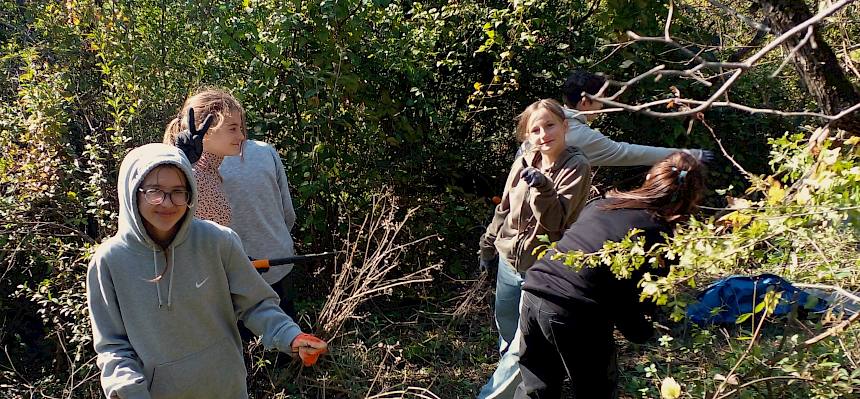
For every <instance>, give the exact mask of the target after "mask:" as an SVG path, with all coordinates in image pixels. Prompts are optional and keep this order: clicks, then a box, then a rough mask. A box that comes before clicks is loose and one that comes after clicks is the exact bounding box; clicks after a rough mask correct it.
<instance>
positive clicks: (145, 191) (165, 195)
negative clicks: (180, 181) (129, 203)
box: [137, 188, 191, 206]
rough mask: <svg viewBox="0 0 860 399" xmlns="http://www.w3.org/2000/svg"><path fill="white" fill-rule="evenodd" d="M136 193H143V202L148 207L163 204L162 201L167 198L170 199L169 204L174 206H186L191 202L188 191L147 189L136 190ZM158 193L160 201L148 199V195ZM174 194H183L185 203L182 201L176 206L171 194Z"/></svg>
mask: <svg viewBox="0 0 860 399" xmlns="http://www.w3.org/2000/svg"><path fill="white" fill-rule="evenodd" d="M137 191H138V192H141V193H143V200H144V201H146V203H147V204H149V205H161V204H163V203H164V200H165V199H167V198H170V203H171V204H173V205H175V206H183V205H188V203H189V202H191V192H190V191H188V190H174V191H164V190H161V189H158V188H147V189H144V188H138V189H137ZM158 191H160V192H161V199H159V200H156V201H151V200H150V199H149V198H148V197H149V195H150V193H155V192H158ZM176 193H185V197H186V198H185V201H183V202H182V203H181V204H178V203H176V201H175V200H173V194H176Z"/></svg>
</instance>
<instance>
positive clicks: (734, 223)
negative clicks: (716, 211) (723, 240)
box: [717, 211, 752, 228]
mask: <svg viewBox="0 0 860 399" xmlns="http://www.w3.org/2000/svg"><path fill="white" fill-rule="evenodd" d="M751 221H752V216H750V215H747V214H745V213H741V212H739V211H734V212H732V213H729V214H728V215H725V216H723V217H721V218H719V220H717V223H718V224H725V225H728V226H730V227H733V228H740V227H744V226H746V225H748V224H749V223H750V222H751Z"/></svg>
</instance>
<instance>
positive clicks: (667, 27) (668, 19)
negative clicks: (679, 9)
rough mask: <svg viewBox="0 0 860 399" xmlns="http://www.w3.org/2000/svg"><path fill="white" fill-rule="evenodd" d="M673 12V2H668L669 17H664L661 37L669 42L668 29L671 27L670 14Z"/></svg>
mask: <svg viewBox="0 0 860 399" xmlns="http://www.w3.org/2000/svg"><path fill="white" fill-rule="evenodd" d="M674 12H675V2H674V1H672V0H669V15H668V16H666V28H665V29H664V30H663V37H664V38H666V41H671V40H672V38H671V37H670V36H669V27H671V26H672V14H673V13H674Z"/></svg>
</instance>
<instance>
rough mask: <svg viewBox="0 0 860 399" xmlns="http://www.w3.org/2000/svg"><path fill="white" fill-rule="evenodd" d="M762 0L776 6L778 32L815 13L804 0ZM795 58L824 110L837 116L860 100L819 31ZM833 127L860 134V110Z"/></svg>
mask: <svg viewBox="0 0 860 399" xmlns="http://www.w3.org/2000/svg"><path fill="white" fill-rule="evenodd" d="M758 1H759V3H760V4H761V5H762V7H763V9H767V8H768V7H767V6H772V7H773V9H772V11H771V12H770V14H769V16H768V21H769V25H770V27H771V28H773V29H774V30H775V31H776V32H786V31H788V30H789V29H791V28H793V27H795V26H797V25H799V24H800V23H802V22H803V21H806V20H808V19H810V18H812V16H813V13H812V11H811V10H810V9H809V6H808V5H807V4H806V2H805V1H804V0H758ZM803 36H804V35H803V34H801V33H798V34H797V35H795V36H794V37H792V38H790V39H788V40H786V41H785V43H784V44H783V47H784V48H785V49H786V51H787V52H788V51H791V49H793V48H795V47H796V46H797V45H798V44H799V43H800V41H801V40H803ZM813 43H814V45H813ZM792 61H793V64H794V66H795V69H797V72H798V73H799V74H800V77H801V80H802V81H803V83H804V85H805V86H806V89H807V90H808V91H809V94H810V95H812V98H813V99H814V100H815V102H816V103H817V104H818V106H819V108H821V111H822V112H823V113H826V114H828V115H836V114H838V113H840V112H842V111H843V110H845V109H846V108H848V107H851V106H853V105H855V104H857V103H860V93H859V92H858V90H857V88H856V87H854V86H853V85H852V84H851V82H850V81H849V80H848V77H847V76H846V75H845V71H843V70H842V68H841V67H840V65H839V60H838V59H837V58H836V53H834V52H833V49H832V48H831V47H830V45H828V44H827V42H826V41H825V40H824V38H823V37H822V35H821V34H820V32H819V30H817V29H816V30H814V32H813V35H812V37H811V40H810V42H809V43H806V44H804V45H803V46H802V47H801V48H800V49H799V50H798V51H797V52H796V53H795V54H794V56H793V60H792ZM830 126H831V127H835V128H839V129H842V130H845V131H847V132H848V133H849V134H851V135H860V111H857V112H852V113H851V114H848V115H846V116H844V117H842V118H841V119H839V120H837V121H835V122H833V123H832V124H831V125H830Z"/></svg>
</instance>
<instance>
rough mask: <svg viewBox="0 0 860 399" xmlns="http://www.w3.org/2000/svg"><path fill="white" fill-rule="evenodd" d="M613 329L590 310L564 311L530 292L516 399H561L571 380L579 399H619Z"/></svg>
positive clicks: (526, 294)
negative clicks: (565, 383)
mask: <svg viewBox="0 0 860 399" xmlns="http://www.w3.org/2000/svg"><path fill="white" fill-rule="evenodd" d="M612 329H613V327H612V324H611V323H608V322H607V321H606V319H605V316H603V317H600V315H599V314H595V312H593V311H590V310H582V309H574V308H565V307H562V306H559V305H558V304H556V303H553V302H552V301H550V300H549V299H546V298H541V297H539V296H537V295H534V294H532V293H530V292H524V293H523V299H522V308H521V314H520V331H521V333H522V335H521V339H520V372H521V373H522V378H523V380H522V382H521V383H520V386H519V387H517V392H516V395H515V398H517V399H524V398H533V399H537V398H540V399H546V398H560V397H561V387H562V383H563V382H564V377H565V376H567V377H570V380H571V382H572V384H573V393H574V397H575V398H577V399H603V398H606V399H614V398H617V397H618V365H617V363H616V352H615V341H614V339H613V338H612Z"/></svg>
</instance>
